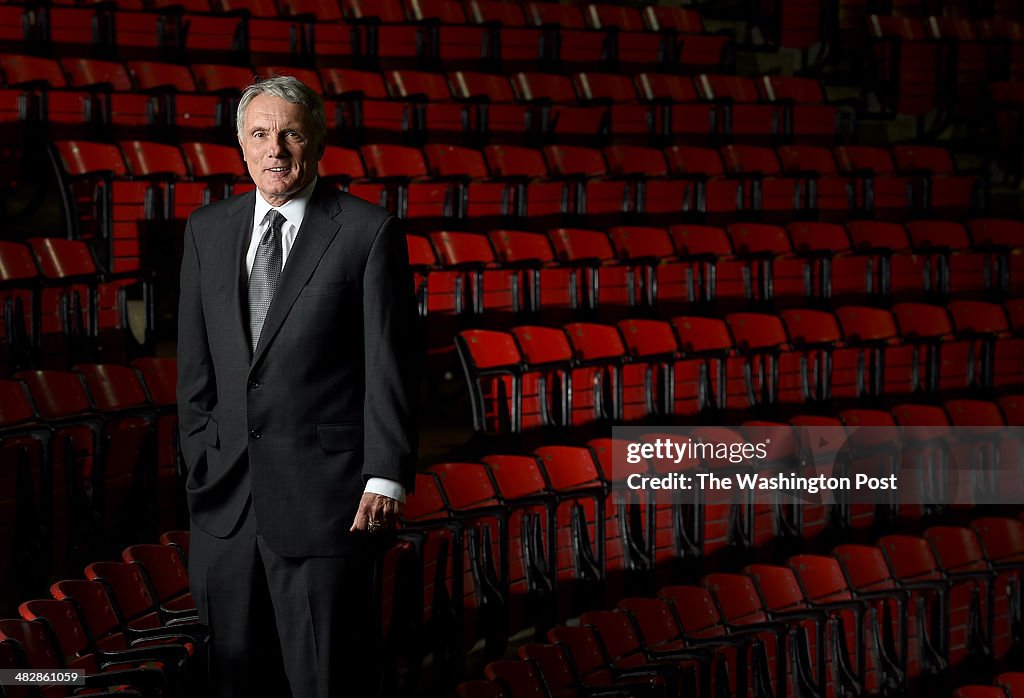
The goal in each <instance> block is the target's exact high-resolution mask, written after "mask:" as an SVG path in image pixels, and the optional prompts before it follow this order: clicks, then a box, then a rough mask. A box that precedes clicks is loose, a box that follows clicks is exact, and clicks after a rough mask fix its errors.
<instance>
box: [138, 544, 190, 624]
mask: <svg viewBox="0 0 1024 698" xmlns="http://www.w3.org/2000/svg"><path fill="white" fill-rule="evenodd" d="M121 557H122V559H123V560H124V561H125V562H129V563H134V564H137V565H140V566H141V567H142V569H143V570H145V577H146V578H147V579H148V580H149V582H150V584H152V587H153V591H154V592H156V600H157V602H158V603H159V604H160V606H161V607H163V608H165V609H172V610H175V611H191V610H194V609H195V602H194V601H193V600H192V595H191V594H190V593H189V589H188V570H187V569H186V567H185V561H184V559H182V557H181V556H180V555H179V554H178V551H177V550H176V549H175V548H172V547H170V546H167V545H156V544H137V545H131V546H129V547H127V548H125V549H124V551H123V552H122V553H121Z"/></svg>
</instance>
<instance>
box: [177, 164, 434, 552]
mask: <svg viewBox="0 0 1024 698" xmlns="http://www.w3.org/2000/svg"><path fill="white" fill-rule="evenodd" d="M256 195H257V194H256V193H255V192H250V193H247V194H243V195H241V196H236V197H233V198H231V199H227V200H224V201H219V202H217V203H214V204H210V205H209V206H204V207H203V208H201V209H198V210H197V211H195V212H194V213H193V214H192V215H191V216H190V217H189V220H188V225H187V227H186V230H185V241H184V255H183V259H182V267H181V299H180V304H179V312H178V418H179V423H180V431H181V445H182V454H183V456H184V460H185V464H186V467H187V468H188V478H187V482H186V490H187V494H188V502H189V509H190V512H191V516H192V520H193V523H194V524H195V525H197V526H199V527H200V528H201V529H202V530H204V531H206V532H207V533H210V534H211V535H214V536H219V537H224V536H227V535H229V534H230V533H231V531H232V530H233V529H234V527H235V525H236V524H237V523H238V521H239V517H240V516H241V513H242V511H243V509H244V506H245V502H246V499H247V498H248V496H249V494H250V492H251V494H252V504H253V507H254V512H255V515H256V520H257V523H258V525H259V528H260V532H261V533H262V535H263V536H264V538H265V539H266V541H267V543H268V545H269V546H270V547H271V549H272V550H274V551H275V552H277V553H278V554H280V555H285V556H318V555H339V554H344V553H347V552H351V551H354V550H355V549H358V548H359V546H360V545H361V543H360V540H365V538H366V536H365V534H350V533H349V532H348V529H349V527H350V526H351V524H352V520H353V517H354V516H355V511H356V507H357V505H358V503H359V498H360V496H361V495H362V492H363V487H364V485H365V482H366V479H368V478H370V477H385V478H389V479H392V480H397V481H399V482H401V483H402V484H403V485H404V486H405V487H406V490H407V491H411V489H412V485H413V479H414V469H415V453H416V424H415V415H414V412H415V405H416V400H417V394H416V393H417V380H418V368H419V350H418V344H419V343H418V341H417V340H418V336H417V330H416V328H417V323H416V312H415V300H414V296H413V285H412V276H411V274H410V272H409V267H408V253H407V248H406V242H405V236H404V235H403V234H402V231H401V229H400V227H399V226H398V225H397V222H396V219H395V218H394V217H392V216H389V214H388V213H387V211H385V210H383V209H381V208H378V207H376V206H373V205H372V204H369V203H366V202H365V201H362V200H361V199H358V198H356V197H353V196H350V195H348V194H344V193H341V192H338V191H336V190H334V189H331V188H330V187H328V186H326V185H324V184H323V183H322V182H320V183H318V185H317V187H316V188H315V189H314V192H313V195H312V197H311V199H310V201H309V203H308V205H307V208H306V214H305V218H304V219H303V222H302V226H301V228H300V229H299V231H298V235H297V236H296V239H295V244H294V246H293V247H292V249H291V251H290V253H289V256H288V259H287V260H286V262H285V266H284V270H283V272H282V274H281V278H280V281H279V283H278V288H277V292H276V294H275V296H274V299H273V302H272V304H271V306H270V309H269V311H268V313H267V317H266V320H265V322H264V326H263V331H262V333H261V335H260V341H259V346H258V347H257V348H256V351H255V354H254V355H253V356H252V359H251V361H250V349H249V331H248V320H247V316H248V300H247V299H248V294H247V290H246V285H247V275H246V273H245V263H244V256H245V251H246V249H247V246H248V244H249V238H250V235H251V233H252V227H253V214H254V206H255V199H254V196H256Z"/></svg>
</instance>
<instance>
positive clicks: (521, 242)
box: [488, 230, 586, 313]
mask: <svg viewBox="0 0 1024 698" xmlns="http://www.w3.org/2000/svg"><path fill="white" fill-rule="evenodd" d="M488 237H489V238H490V240H491V245H492V246H493V247H494V250H495V253H496V255H497V259H498V260H499V261H500V262H502V263H504V264H507V265H509V266H513V267H525V268H527V269H528V270H529V271H528V273H527V283H526V285H525V292H526V293H527V294H528V298H529V300H528V305H529V307H530V308H531V309H533V310H537V311H540V312H542V313H543V312H548V313H550V312H552V311H557V310H566V309H571V308H576V307H579V306H581V305H582V303H583V302H585V300H586V299H585V298H584V296H583V290H582V289H581V288H580V286H579V284H580V282H581V275H580V274H578V273H577V270H576V269H575V268H572V267H562V266H558V265H557V263H556V260H555V252H554V249H553V248H552V247H551V241H550V239H549V238H548V236H547V235H544V234H543V233H531V232H527V231H521V230H494V231H491V232H490V233H489V234H488Z"/></svg>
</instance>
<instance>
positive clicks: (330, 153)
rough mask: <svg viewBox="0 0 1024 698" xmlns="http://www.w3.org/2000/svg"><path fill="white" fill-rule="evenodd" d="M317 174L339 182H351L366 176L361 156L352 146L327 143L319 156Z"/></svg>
mask: <svg viewBox="0 0 1024 698" xmlns="http://www.w3.org/2000/svg"><path fill="white" fill-rule="evenodd" d="M317 174H318V175H319V176H321V177H324V178H330V179H332V180H336V181H340V182H349V183H350V182H352V181H353V180H360V179H363V178H365V177H366V170H365V168H364V167H363V160H362V157H360V155H359V151H358V150H356V149H354V148H342V147H339V146H336V145H328V146H327V147H325V148H324V155H323V157H322V158H320V164H319V165H318V168H317Z"/></svg>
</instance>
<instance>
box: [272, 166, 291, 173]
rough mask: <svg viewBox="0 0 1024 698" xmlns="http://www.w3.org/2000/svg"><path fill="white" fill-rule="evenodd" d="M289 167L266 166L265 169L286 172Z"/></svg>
mask: <svg viewBox="0 0 1024 698" xmlns="http://www.w3.org/2000/svg"><path fill="white" fill-rule="evenodd" d="M290 169H291V168H290V167H268V168H267V170H268V171H269V172H287V171H288V170H290Z"/></svg>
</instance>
